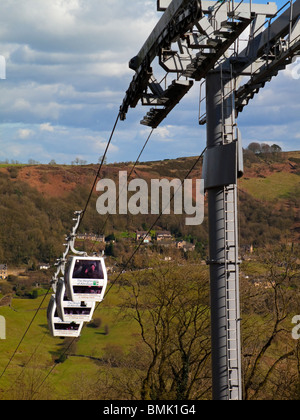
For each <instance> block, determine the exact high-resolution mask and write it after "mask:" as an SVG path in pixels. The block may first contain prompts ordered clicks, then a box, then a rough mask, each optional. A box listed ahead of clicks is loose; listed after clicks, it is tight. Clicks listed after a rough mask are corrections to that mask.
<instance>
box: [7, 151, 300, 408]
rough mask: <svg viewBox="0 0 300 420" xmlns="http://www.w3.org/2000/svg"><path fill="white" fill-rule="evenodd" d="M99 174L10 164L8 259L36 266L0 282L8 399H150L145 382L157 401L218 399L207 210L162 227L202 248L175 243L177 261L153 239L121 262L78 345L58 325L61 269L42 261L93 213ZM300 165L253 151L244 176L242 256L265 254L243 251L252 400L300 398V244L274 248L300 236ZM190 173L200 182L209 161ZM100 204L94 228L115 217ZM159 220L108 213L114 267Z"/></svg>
mask: <svg viewBox="0 0 300 420" xmlns="http://www.w3.org/2000/svg"><path fill="white" fill-rule="evenodd" d="M194 162H195V158H181V159H177V160H167V161H162V162H144V163H141V164H140V165H138V166H137V167H136V170H135V173H134V176H135V177H138V178H143V179H146V180H150V179H151V178H159V177H170V178H172V177H176V178H177V177H178V178H184V176H185V175H186V173H187V172H188V170H189V169H190V168H191V166H192V165H193V163H194ZM130 167H131V163H130V162H129V163H128V162H126V163H123V164H114V165H107V166H105V168H104V170H103V173H102V175H103V177H105V178H111V179H115V180H117V178H118V174H119V171H120V170H126V169H128V168H130ZM97 169H98V167H96V166H93V165H90V166H84V167H80V166H76V167H75V166H49V165H41V166H21V165H20V166H3V167H1V168H0V194H1V202H0V252H1V261H3V262H4V261H5V262H7V263H9V267H12V268H13V267H15V266H22V270H25V269H29V270H27V271H24V272H23V273H21V274H20V275H18V271H17V270H16V271H15V272H14V273H13V274H14V275H11V276H10V278H9V279H8V281H2V280H0V288H1V290H0V315H1V316H3V317H4V318H5V320H6V332H7V334H6V335H7V337H6V339H5V340H2V341H1V350H2V351H1V354H0V374H1V372H2V373H3V372H4V371H3V370H4V369H6V367H7V363H8V361H9V360H11V362H10V363H9V366H8V368H7V369H6V371H5V373H4V375H3V376H2V378H1V381H0V400H3V399H11V400H13V399H15V400H20V399H24V400H32V399H33V400H37V399H48V400H54V399H65V400H80V399H81V400H89V399H90V400H92V399H93V400H94V399H95V400H114V399H116V400H117V399H122V400H139V399H141V397H142V396H143V395H144V393H145V383H147V380H148V382H149V383H148V386H149V389H151V392H152V393H151V399H154V400H158V399H163V400H172V399H174V400H178V399H184V400H189V399H191V400H201V399H211V360H210V352H211V348H210V320H209V310H210V307H209V302H210V300H209V275H208V266H206V264H205V262H203V261H201V260H202V259H205V257H206V255H207V239H208V237H207V217H206V218H205V221H204V223H203V224H202V225H200V226H197V227H187V226H185V224H184V221H183V220H182V217H181V216H174V215H170V216H165V217H163V218H162V219H161V220H160V222H159V223H160V224H159V226H157V229H170V230H171V232H172V234H173V236H174V237H176V238H186V240H187V241H193V242H194V243H196V245H197V246H196V249H195V251H193V252H191V253H189V255H185V254H183V253H179V252H178V253H176V252H175V251H172V252H173V254H172V258H171V259H170V258H165V256H166V255H171V254H168V252H171V251H168V250H167V249H166V250H162V249H159V248H158V247H157V248H155V247H153V252H152V251H151V249H152V248H148V247H145V248H144V249H143V250H142V251H141V253H140V254H139V255H136V258H135V259H134V261H133V262H132V266H129V267H128V269H127V271H126V272H122V271H120V270H122V267H118V271H117V272H122V274H121V276H120V277H119V276H118V274H117V273H110V274H109V282H110V284H111V286H112V287H111V289H109V290H110V291H109V294H107V295H106V297H105V299H104V301H103V303H101V305H100V306H99V307H97V309H96V311H95V313H94V319H93V322H91V323H89V324H87V325H86V326H85V328H84V329H83V331H82V335H81V337H80V339H79V340H76V341H75V342H70V340H68V339H64V340H61V339H59V338H53V337H51V336H50V334H49V330H48V326H47V317H46V310H47V305H48V302H49V299H50V295H51V292H50V293H48V294H46V291H47V289H48V287H49V280H50V278H51V270H49V271H45V272H43V271H40V270H34V269H35V268H37V263H38V262H39V261H43V262H48V261H49V262H50V263H52V262H54V261H55V259H56V258H57V257H60V256H61V252H62V243H63V241H64V237H65V234H66V233H68V232H69V231H70V228H71V226H72V217H73V212H74V210H77V209H82V208H84V205H85V203H86V200H87V197H88V195H89V192H90V188H91V185H92V183H93V181H94V177H95V175H96V173H97ZM299 173H300V152H293V153H292V154H288V153H283V154H280V155H276V156H275V155H268V156H262V155H260V156H256V155H251V154H250V155H247V154H246V155H245V176H244V178H243V179H241V180H240V181H239V202H240V217H239V222H240V227H241V233H240V239H241V244H242V246H241V251H242V250H243V247H244V246H245V247H246V246H248V245H249V244H252V245H254V246H255V248H256V249H257V252H256V253H254V254H253V256H252V258H251V259H248V258H247V259H244V261H243V263H242V265H241V276H240V284H241V288H240V289H241V312H242V316H241V318H242V338H243V343H242V349H243V366H244V372H243V374H244V382H245V390H246V393H245V396H246V399H273V400H274V399H275V400H276V399H286V400H292V399H299V371H298V367H299V357H300V355H299V352H298V351H294V349H295V347H296V346H295V343H296V342H295V340H293V339H292V335H291V329H292V318H293V316H294V315H295V314H298V313H299V258H298V256H299V252H298V248H297V247H296V246H295V247H286V248H285V247H282V249H278V247H277V246H276V245H277V244H278V243H279V242H282V243H284V244H286V243H291V242H293V241H294V242H296V241H298V239H297V238H299V205H300V194H299V192H300V191H299V190H300V188H299ZM192 175H193V177H195V178H200V177H201V165H199V166H197V168H195V170H194V172H193V174H192ZM96 199H97V193H95V194H93V197H92V200H91V203H90V206H89V208H88V211H87V213H86V217H85V218H84V222H83V224H82V226H81V231H82V232H94V233H102V226H103V224H104V219H106V217H105V218H103V217H101V216H100V215H99V214H98V213H97V212H96ZM151 220H152V219H151V218H150V217H145V216H131V215H129V216H122V217H121V216H112V217H110V218H109V221H108V223H107V224H106V226H105V234H106V235H111V234H114V235H115V237H116V243H115V244H114V246H115V249H114V252H113V253H112V255H111V256H110V257H109V258H108V260H107V262H108V263H109V264H110V263H112V262H113V263H117V264H118V263H119V262H122V259H124V258H125V260H126V256H127V255H129V254H130V253H131V252H132V249H134V247H135V246H136V242H135V241H134V240H133V239H132V237H134V235H133V233H134V232H135V230H136V229H143V228H145V227H149V225H150V223H151ZM78 245H81V246H88V244H85V243H82V242H79V243H78ZM267 245H269V247H268V246H267ZM97 246H98V245H97ZM262 250H263V252H262ZM1 261H0V263H1ZM119 268H120V269H119ZM147 268H148V269H147ZM10 269H11V268H10ZM182 279H184V280H186V279H188V281H182ZM115 281H116V282H115ZM38 308H39V310H37V309H38ZM275 309H276V310H275ZM33 317H34V318H33ZM29 326H30V328H29ZM25 331H27V333H26V337H25V339H24V340H23V341H22V344H21V345H20V347H18V350H17V351H16V352H15V350H16V348H17V346H18V345H19V343H20V340H22V337H24V332H25ZM166 331H168V333H167V334H165V332H166ZM151 346H153V347H151ZM151 348H152V349H154V351H151ZM166 349H171V351H170V352H169V351H166ZM14 352H15V353H14ZM12 355H14V356H13V358H12ZM153 357H158V360H156V359H153ZM187 371H188V372H189V374H188V375H186V372H187ZM297 375H298V376H297Z"/></svg>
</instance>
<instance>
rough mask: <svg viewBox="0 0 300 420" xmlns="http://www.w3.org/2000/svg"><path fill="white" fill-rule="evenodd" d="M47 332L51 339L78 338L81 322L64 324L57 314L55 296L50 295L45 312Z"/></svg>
mask: <svg viewBox="0 0 300 420" xmlns="http://www.w3.org/2000/svg"><path fill="white" fill-rule="evenodd" d="M47 319H48V326H49V330H50V332H51V334H52V336H53V337H79V336H80V333H81V330H82V327H83V322H76V321H72V322H65V321H63V320H62V319H61V318H59V316H58V314H57V307H56V300H55V295H52V296H51V298H50V302H49V305H48V310H47Z"/></svg>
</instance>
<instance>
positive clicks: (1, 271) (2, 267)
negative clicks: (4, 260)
mask: <svg viewBox="0 0 300 420" xmlns="http://www.w3.org/2000/svg"><path fill="white" fill-rule="evenodd" d="M7 276H8V272H7V265H6V264H0V279H2V280H5V279H7Z"/></svg>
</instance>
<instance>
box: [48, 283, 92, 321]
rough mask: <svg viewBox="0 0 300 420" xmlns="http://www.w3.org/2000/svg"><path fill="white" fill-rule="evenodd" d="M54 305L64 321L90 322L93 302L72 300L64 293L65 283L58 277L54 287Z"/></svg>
mask: <svg viewBox="0 0 300 420" xmlns="http://www.w3.org/2000/svg"><path fill="white" fill-rule="evenodd" d="M55 299H56V307H57V314H58V316H59V318H60V319H62V320H63V321H65V322H72V321H79V322H81V321H82V322H90V321H91V320H92V317H93V313H94V310H95V302H84V301H81V302H73V301H72V300H70V299H69V298H68V296H67V295H66V285H65V282H64V280H63V279H59V280H58V283H57V288H56V295H55Z"/></svg>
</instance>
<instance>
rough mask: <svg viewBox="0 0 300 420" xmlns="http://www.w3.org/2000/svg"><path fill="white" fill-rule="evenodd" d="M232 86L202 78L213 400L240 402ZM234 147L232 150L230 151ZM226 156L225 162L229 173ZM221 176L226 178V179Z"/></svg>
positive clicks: (226, 75)
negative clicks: (210, 171) (208, 171)
mask: <svg viewBox="0 0 300 420" xmlns="http://www.w3.org/2000/svg"><path fill="white" fill-rule="evenodd" d="M232 84H233V79H232V75H231V74H230V71H227V72H224V71H222V69H219V70H214V71H211V72H210V73H209V74H208V75H207V78H206V114H207V151H208V153H209V166H210V167H212V168H215V171H216V172H218V173H219V174H220V175H217V176H215V175H212V174H211V173H210V174H209V173H208V174H206V176H207V179H206V185H207V188H206V190H207V196H208V211H209V237H210V244H209V250H210V256H209V261H208V262H209V264H210V282H211V284H210V288H211V335H212V374H213V399H214V400H241V399H242V380H241V340H240V302H239V261H238V222H237V217H238V210H237V176H238V175H237V172H238V162H237V161H238V150H239V148H238V135H237V127H236V123H235V109H234V106H233V104H234V89H233V86H232ZM234 143H235V144H236V147H232V146H234ZM220 150H221V151H222V153H220ZM224 151H226V153H224ZM230 154H234V156H230ZM226 156H228V157H229V158H230V162H231V163H230V166H229V167H228V160H229V159H226ZM222 159H223V160H222ZM224 160H227V162H224ZM226 165H227V166H226ZM225 168H227V170H226V169H225ZM228 169H229V171H228ZM226 172H227V173H228V172H230V176H229V177H228V178H227V179H225V178H226V176H224V173H226ZM222 174H223V176H222ZM209 178H211V179H209Z"/></svg>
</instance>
